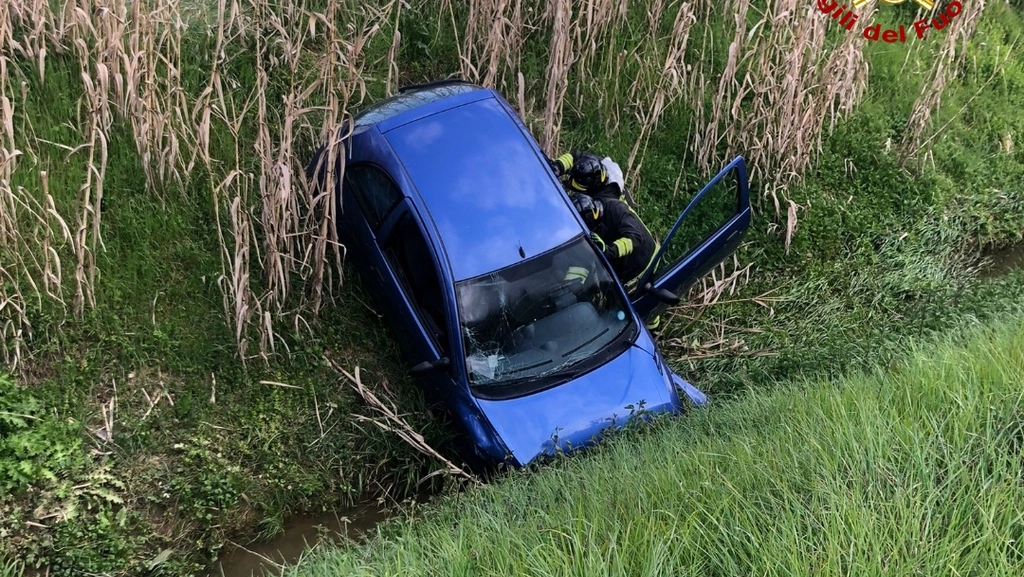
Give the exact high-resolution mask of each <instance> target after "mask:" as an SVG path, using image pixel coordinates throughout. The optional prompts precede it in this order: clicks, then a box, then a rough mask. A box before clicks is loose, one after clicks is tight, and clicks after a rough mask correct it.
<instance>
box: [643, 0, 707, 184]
mask: <svg viewBox="0 0 1024 577" xmlns="http://www.w3.org/2000/svg"><path fill="white" fill-rule="evenodd" d="M659 18H660V15H659ZM696 21H697V16H696V15H695V14H694V11H693V5H692V3H691V2H688V1H687V2H683V3H682V4H680V6H679V9H678V11H677V12H676V17H675V21H674V22H673V24H672V36H671V38H670V39H669V42H668V50H667V52H666V54H665V58H664V62H663V64H662V67H661V70H660V71H659V73H658V74H657V76H656V79H655V83H654V85H655V86H654V91H653V92H654V94H653V97H652V98H651V99H650V100H649V101H648V104H647V106H646V107H641V108H640V109H639V110H638V112H637V116H638V120H639V121H640V135H639V136H638V137H637V139H636V142H635V143H634V144H633V149H632V151H631V152H630V154H629V158H628V160H627V161H626V165H627V166H626V182H630V183H632V185H631V186H632V187H633V188H634V189H635V188H636V187H637V183H638V178H637V174H638V173H639V171H640V165H638V164H634V163H635V161H636V159H637V154H638V153H639V152H640V149H641V147H644V148H646V145H647V140H648V139H649V137H650V134H651V132H653V131H654V130H655V129H656V128H657V126H658V120H660V119H661V115H662V113H664V111H665V109H666V108H667V107H668V106H670V105H671V104H672V103H673V102H674V101H675V100H676V99H678V98H679V97H680V96H681V95H682V94H683V90H684V88H685V87H686V83H687V70H686V62H685V56H686V49H687V43H688V42H689V39H690V30H691V28H692V27H693V24H694V23H695V22H696ZM652 28H654V29H656V28H655V27H653V26H652Z"/></svg>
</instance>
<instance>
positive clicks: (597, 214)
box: [572, 192, 604, 229]
mask: <svg viewBox="0 0 1024 577" xmlns="http://www.w3.org/2000/svg"><path fill="white" fill-rule="evenodd" d="M572 205H573V206H574V207H575V208H576V212H578V213H580V216H581V217H583V222H585V223H586V224H587V227H589V228H591V229H593V228H594V227H595V226H597V223H598V222H599V221H600V220H601V217H602V216H603V215H604V204H602V203H601V201H600V200H595V199H593V198H591V197H590V196H589V195H586V194H583V193H582V192H581V193H578V194H575V195H573V197H572Z"/></svg>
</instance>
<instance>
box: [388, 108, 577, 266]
mask: <svg viewBox="0 0 1024 577" xmlns="http://www.w3.org/2000/svg"><path fill="white" fill-rule="evenodd" d="M377 128H378V130H380V131H381V132H382V133H383V134H384V137H385V138H386V139H387V140H388V142H389V143H390V145H391V147H392V149H393V150H394V151H395V153H396V155H397V157H398V159H399V161H400V162H401V163H402V164H403V166H404V168H405V170H406V173H407V175H408V176H409V178H410V180H411V181H412V183H413V186H414V187H415V188H416V191H415V192H418V196H419V199H418V200H419V202H418V204H419V205H420V208H421V209H422V210H425V211H426V213H427V214H425V215H423V216H424V217H425V218H427V219H429V220H430V221H431V222H432V223H433V225H434V228H435V230H436V232H437V234H438V236H439V237H440V240H441V243H442V245H443V247H444V251H445V253H446V254H447V257H448V261H449V263H450V266H451V270H452V274H453V275H454V277H455V280H456V281H460V280H465V279H468V278H472V277H476V276H479V275H482V274H486V273H490V272H493V271H495V270H498V269H501V268H505V267H507V266H509V265H512V264H515V263H517V262H520V261H522V260H524V259H525V258H530V257H533V256H535V255H538V254H540V253H543V252H547V251H548V250H551V249H553V248H555V247H557V246H560V245H562V244H564V243H565V242H567V241H568V240H570V239H572V238H573V237H576V236H578V235H580V234H582V233H583V232H584V231H583V226H582V224H581V222H580V220H579V219H578V217H577V216H576V214H575V212H574V210H573V208H572V205H571V204H570V203H569V202H568V197H567V196H566V195H565V193H564V192H563V190H562V188H561V185H560V184H559V183H558V181H557V180H556V179H555V177H554V173H552V172H551V170H550V169H549V168H548V166H547V164H546V163H545V162H544V160H543V157H542V156H541V154H542V153H541V151H540V149H539V147H538V146H537V144H536V142H535V141H534V140H533V137H532V136H530V135H529V133H527V132H525V128H524V127H523V126H522V124H521V122H519V120H518V118H517V117H515V116H514V114H513V113H510V111H509V109H508V108H506V106H505V103H504V102H503V101H502V100H500V96H498V95H497V93H495V92H494V91H492V90H490V89H479V90H475V91H471V92H461V93H458V94H456V95H454V96H449V97H447V98H444V99H442V100H434V101H431V102H429V103H427V104H424V105H422V106H420V107H418V108H415V109H409V110H407V111H405V112H402V113H399V114H397V115H395V116H391V117H389V118H387V119H385V120H382V121H381V122H379V123H378V124H377Z"/></svg>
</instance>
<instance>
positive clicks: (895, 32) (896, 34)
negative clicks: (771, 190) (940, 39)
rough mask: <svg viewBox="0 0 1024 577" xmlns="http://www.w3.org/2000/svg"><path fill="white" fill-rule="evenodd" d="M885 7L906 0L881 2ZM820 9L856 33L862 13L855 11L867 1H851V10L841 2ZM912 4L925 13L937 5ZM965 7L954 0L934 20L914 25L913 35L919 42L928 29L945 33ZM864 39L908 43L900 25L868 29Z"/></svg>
mask: <svg viewBox="0 0 1024 577" xmlns="http://www.w3.org/2000/svg"><path fill="white" fill-rule="evenodd" d="M880 1H881V2H882V3H884V4H893V5H895V4H902V3H904V2H906V0H880ZM817 2H818V10H821V13H822V14H825V15H826V16H828V17H829V18H831V19H833V20H836V21H838V22H839V25H840V26H842V27H843V28H845V29H846V30H848V31H852V30H853V26H854V24H856V23H857V19H858V18H860V14H858V13H856V12H855V10H857V9H859V8H862V7H863V6H864V5H865V4H867V3H868V0H852V2H851V4H852V8H848V7H847V6H846V4H843V5H840V4H839V0H817ZM913 2H914V3H915V4H917V5H919V6H921V7H922V8H924V9H925V10H928V11H931V10H933V9H934V8H935V2H932V1H931V0H913ZM963 8H964V7H963V4H961V3H960V0H952V2H950V3H949V4H947V5H946V7H945V9H943V11H942V12H940V13H938V14H936V17H935V18H922V19H920V20H918V21H916V22H914V26H913V28H914V34H915V35H916V36H917V37H918V39H923V38H924V36H925V32H927V31H928V29H929V28H933V29H935V30H942V29H943V28H945V27H946V26H949V24H950V22H952V21H953V18H956V17H957V16H958V15H959V14H960V13H961V12H962V11H963ZM863 35H864V38H866V39H868V40H871V41H873V42H877V41H878V40H881V41H882V42H886V43H889V44H892V43H894V42H906V41H907V29H906V27H905V26H903V25H902V24H900V26H899V28H889V29H887V30H882V25H881V24H875V25H873V26H868V27H867V28H865V29H864V32H863Z"/></svg>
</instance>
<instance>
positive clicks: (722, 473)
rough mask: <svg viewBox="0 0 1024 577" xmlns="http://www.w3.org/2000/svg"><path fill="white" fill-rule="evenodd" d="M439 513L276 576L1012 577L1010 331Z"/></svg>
mask: <svg viewBox="0 0 1024 577" xmlns="http://www.w3.org/2000/svg"><path fill="white" fill-rule="evenodd" d="M1021 320H1022V319H1021V318H1020V317H1015V318H1011V319H1009V320H1008V321H1006V322H1003V323H1000V324H999V325H997V326H994V327H986V326H975V327H973V329H972V330H971V331H969V334H968V335H967V338H946V339H945V340H944V341H943V342H941V343H940V344H938V345H930V344H920V343H918V344H915V345H913V346H911V347H910V349H909V350H908V354H907V356H906V357H905V358H904V359H903V360H902V361H901V362H900V363H898V364H897V365H894V367H893V370H891V371H884V370H876V371H873V372H868V373H863V374H857V375H852V376H849V377H847V378H844V379H842V380H840V381H838V382H806V383H800V384H794V385H790V386H786V387H782V388H780V389H778V390H777V391H775V392H773V393H772V394H770V395H756V396H749V397H747V398H745V399H743V400H741V401H740V402H738V403H735V404H733V405H731V406H726V407H720V408H716V409H711V410H710V411H707V412H698V413H696V414H693V415H691V416H690V417H689V418H687V419H684V420H682V421H666V422H661V423H660V424H658V425H657V426H655V427H653V428H650V429H641V430H638V431H631V432H628V433H627V434H625V435H622V436H620V437H618V438H615V439H613V440H612V441H611V442H610V443H609V444H608V446H606V447H605V448H603V449H602V450H600V451H597V452H595V453H593V454H591V455H589V456H587V457H585V458H574V459H570V460H568V461H566V462H563V463H561V464H556V465H555V466H553V467H551V468H549V469H547V470H542V471H539V472H537V473H534V474H532V475H529V476H512V477H511V478H508V479H506V480H504V481H503V482H501V483H498V484H494V485H492V486H489V487H486V488H483V489H479V490H471V491H469V492H467V493H465V494H461V495H453V496H450V497H447V498H446V499H445V500H443V501H441V502H439V504H438V505H437V506H436V507H431V510H430V511H428V512H419V513H417V514H416V515H415V519H412V518H407V519H401V520H394V521H393V522H391V523H388V524H386V525H385V526H383V527H382V528H381V529H380V531H379V534H378V536H377V538H376V539H375V540H373V541H371V542H370V543H368V544H366V545H360V546H353V547H352V548H350V549H347V550H336V551H331V550H321V551H317V552H315V553H313V554H311V555H310V556H309V557H308V558H307V559H306V560H305V561H304V562H302V563H300V564H299V565H298V566H297V567H295V568H292V569H291V570H290V571H289V572H288V574H290V575H310V576H315V575H385V574H387V575H395V574H415V575H422V574H437V573H444V574H451V575H477V574H480V575H522V574H529V575H709V574H711V575H850V574H864V575H909V574H923V575H951V574H960V575H963V574H979V575H1006V576H1009V575H1019V574H1021V571H1022V570H1024V555H1022V551H1021V549H1020V539H1021V537H1022V536H1024V524H1022V523H1021V521H1022V519H1024V509H1022V508H1021V505H1020V503H1021V499H1022V498H1024V485H1021V483H1020V479H1021V476H1022V474H1024V468H1022V461H1021V458H1020V451H1021V448H1022V444H1021V440H1022V436H1021V435H1022V430H1024V429H1022V423H1024V421H1022V418H1021V415H1022V410H1024V394H1022V393H1021V391H1020V387H1019V386H1018V385H1019V376H1020V375H1021V374H1024V325H1022V323H1021Z"/></svg>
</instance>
